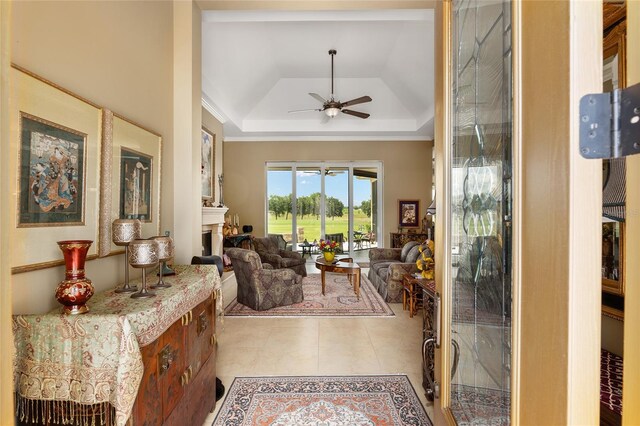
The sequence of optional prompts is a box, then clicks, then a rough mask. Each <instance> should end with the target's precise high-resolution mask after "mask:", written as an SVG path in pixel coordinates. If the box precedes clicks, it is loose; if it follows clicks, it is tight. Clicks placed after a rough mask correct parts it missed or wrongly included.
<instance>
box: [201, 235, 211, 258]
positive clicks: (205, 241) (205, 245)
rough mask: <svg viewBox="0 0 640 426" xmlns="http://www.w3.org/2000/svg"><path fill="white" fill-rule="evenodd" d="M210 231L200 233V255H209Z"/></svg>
mask: <svg viewBox="0 0 640 426" xmlns="http://www.w3.org/2000/svg"><path fill="white" fill-rule="evenodd" d="M212 254H213V253H211V231H205V232H203V233H202V255H203V256H211V255H212Z"/></svg>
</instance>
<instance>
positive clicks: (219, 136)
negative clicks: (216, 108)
mask: <svg viewBox="0 0 640 426" xmlns="http://www.w3.org/2000/svg"><path fill="white" fill-rule="evenodd" d="M202 125H203V126H204V127H206V128H207V129H208V130H209V131H210V132H212V133H213V135H214V137H215V139H216V152H215V156H216V158H215V166H214V170H213V172H214V176H213V185H214V189H213V192H214V195H215V197H214V205H216V206H217V205H218V202H220V190H219V189H218V188H219V186H218V175H219V174H221V173H222V149H223V148H222V145H223V140H224V130H223V128H222V123H220V122H219V121H218V120H217V119H216V118H215V117H214V116H213V115H211V113H210V112H209V111H207V110H206V109H204V108H202Z"/></svg>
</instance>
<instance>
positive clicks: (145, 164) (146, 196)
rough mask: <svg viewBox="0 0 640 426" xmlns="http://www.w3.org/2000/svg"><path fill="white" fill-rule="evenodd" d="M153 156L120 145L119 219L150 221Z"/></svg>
mask: <svg viewBox="0 0 640 426" xmlns="http://www.w3.org/2000/svg"><path fill="white" fill-rule="evenodd" d="M152 177H153V157H150V156H148V155H145V154H143V153H141V152H137V151H133V150H131V149H128V148H123V147H120V215H119V217H120V219H139V220H140V221H141V222H150V221H151V217H152V213H153V211H152V207H153V195H152V194H153V190H152V189H153V188H152V186H153V182H152Z"/></svg>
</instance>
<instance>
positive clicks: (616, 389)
mask: <svg viewBox="0 0 640 426" xmlns="http://www.w3.org/2000/svg"><path fill="white" fill-rule="evenodd" d="M622 367H623V364H622V357H621V356H618V355H616V354H614V353H611V352H609V351H607V350H604V349H601V350H600V402H601V403H602V404H604V405H605V406H606V407H607V408H609V409H610V410H611V411H613V412H615V413H617V414H620V415H622Z"/></svg>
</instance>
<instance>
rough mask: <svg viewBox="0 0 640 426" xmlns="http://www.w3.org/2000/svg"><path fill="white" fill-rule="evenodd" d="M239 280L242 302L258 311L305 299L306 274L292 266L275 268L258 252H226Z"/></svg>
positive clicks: (239, 294) (236, 249)
mask: <svg viewBox="0 0 640 426" xmlns="http://www.w3.org/2000/svg"><path fill="white" fill-rule="evenodd" d="M226 253H227V255H228V256H229V257H230V258H231V262H232V263H233V272H234V273H235V275H236V281H237V283H238V302H239V303H242V304H243V305H245V306H248V307H250V308H251V309H253V310H255V311H265V310H267V309H271V308H275V307H278V306H287V305H293V304H294V303H300V302H302V301H303V300H304V295H303V293H302V277H301V276H300V275H298V274H296V273H295V272H294V271H292V270H291V269H286V268H285V269H273V267H272V266H271V265H270V264H268V263H264V264H263V263H262V262H261V261H260V256H258V253H256V252H255V251H252V250H245V249H241V248H230V249H227V251H226Z"/></svg>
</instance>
